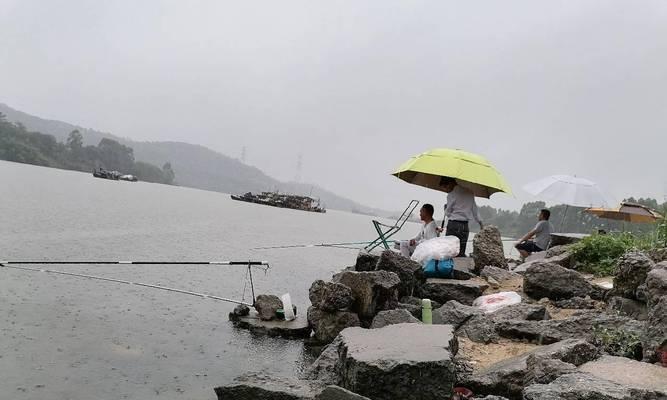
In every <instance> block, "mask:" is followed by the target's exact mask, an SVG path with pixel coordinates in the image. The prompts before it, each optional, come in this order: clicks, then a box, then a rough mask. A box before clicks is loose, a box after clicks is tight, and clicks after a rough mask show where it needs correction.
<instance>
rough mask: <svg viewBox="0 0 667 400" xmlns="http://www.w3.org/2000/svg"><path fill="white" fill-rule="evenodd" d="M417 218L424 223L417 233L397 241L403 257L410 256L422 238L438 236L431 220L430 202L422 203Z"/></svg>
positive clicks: (431, 209)
mask: <svg viewBox="0 0 667 400" xmlns="http://www.w3.org/2000/svg"><path fill="white" fill-rule="evenodd" d="M419 218H420V219H421V220H422V221H423V223H424V225H423V226H422V229H421V230H420V231H419V234H418V235H417V236H415V237H414V239H410V240H402V241H400V242H399V248H400V249H401V254H402V255H403V256H405V257H410V256H411V255H412V253H413V252H414V251H415V248H416V247H417V245H418V244H419V243H421V242H423V241H424V240H428V239H433V238H435V237H438V232H437V231H436V225H435V221H434V220H433V206H432V205H430V204H424V205H423V206H422V208H421V209H420V210H419Z"/></svg>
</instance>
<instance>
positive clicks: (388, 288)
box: [334, 271, 401, 323]
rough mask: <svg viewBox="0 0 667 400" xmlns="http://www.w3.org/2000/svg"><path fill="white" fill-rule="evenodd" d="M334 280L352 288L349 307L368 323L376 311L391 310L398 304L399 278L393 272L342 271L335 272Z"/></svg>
mask: <svg viewBox="0 0 667 400" xmlns="http://www.w3.org/2000/svg"><path fill="white" fill-rule="evenodd" d="M334 281H335V282H337V283H342V284H343V285H345V286H347V287H349V288H350V289H351V290H352V297H354V302H353V303H352V306H351V307H350V309H351V310H352V311H354V312H356V313H357V314H359V318H360V319H362V320H364V321H367V322H368V323H370V321H371V320H372V319H373V317H375V314H377V313H378V312H380V311H383V310H393V309H395V308H396V306H397V305H398V287H399V285H400V284H401V280H400V279H399V278H398V275H396V274H395V273H393V272H389V271H370V272H354V271H344V272H342V273H340V274H337V275H336V276H335V277H334Z"/></svg>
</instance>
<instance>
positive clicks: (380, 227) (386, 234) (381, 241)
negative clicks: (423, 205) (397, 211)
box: [364, 200, 419, 252]
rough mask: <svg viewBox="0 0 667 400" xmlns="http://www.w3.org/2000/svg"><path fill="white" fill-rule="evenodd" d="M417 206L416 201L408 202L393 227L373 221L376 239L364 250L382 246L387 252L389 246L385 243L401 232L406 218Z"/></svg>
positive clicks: (417, 202)
mask: <svg viewBox="0 0 667 400" xmlns="http://www.w3.org/2000/svg"><path fill="white" fill-rule="evenodd" d="M418 204H419V201H418V200H412V201H410V204H408V206H407V207H406V208H405V210H403V214H401V216H400V217H398V219H397V220H396V223H395V224H394V225H386V224H383V223H381V222H379V221H376V220H373V226H374V227H375V230H376V231H377V233H378V238H377V239H375V240H373V241H372V242H370V243H369V244H368V245H367V246H366V247H364V250H366V251H368V252H370V251H372V250H373V249H375V248H376V247H378V246H380V245H383V246H384V248H385V249H387V250H389V244H388V243H387V241H388V240H389V238H391V237H392V236H394V234H396V232H398V231H400V230H401V228H402V227H403V225H405V222H406V221H407V220H408V218H410V215H412V213H413V212H414V211H415V208H417V205H418ZM385 228H386V229H385Z"/></svg>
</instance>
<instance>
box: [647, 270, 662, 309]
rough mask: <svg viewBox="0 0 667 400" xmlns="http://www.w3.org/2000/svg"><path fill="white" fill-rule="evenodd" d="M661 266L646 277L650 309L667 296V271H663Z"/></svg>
mask: <svg viewBox="0 0 667 400" xmlns="http://www.w3.org/2000/svg"><path fill="white" fill-rule="evenodd" d="M661 264H662V263H661ZM661 264H658V266H656V268H653V269H652V270H651V271H650V272H649V273H648V274H647V275H646V297H647V300H648V305H649V307H650V306H652V305H653V304H655V303H657V302H658V301H659V300H660V298H661V297H663V296H667V269H663V268H662V265H661ZM666 264H667V263H666Z"/></svg>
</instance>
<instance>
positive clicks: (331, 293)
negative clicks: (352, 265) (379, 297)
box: [308, 280, 354, 311]
mask: <svg viewBox="0 0 667 400" xmlns="http://www.w3.org/2000/svg"><path fill="white" fill-rule="evenodd" d="M308 297H309V298H310V303H311V304H312V305H313V306H314V307H317V308H319V309H320V310H323V311H338V310H344V309H346V308H348V307H350V306H351V305H352V302H353V301H354V299H353V298H352V290H350V288H349V287H347V286H345V285H343V284H340V283H334V282H324V281H323V280H316V281H315V282H313V284H312V285H311V286H310V290H309V291H308Z"/></svg>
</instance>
